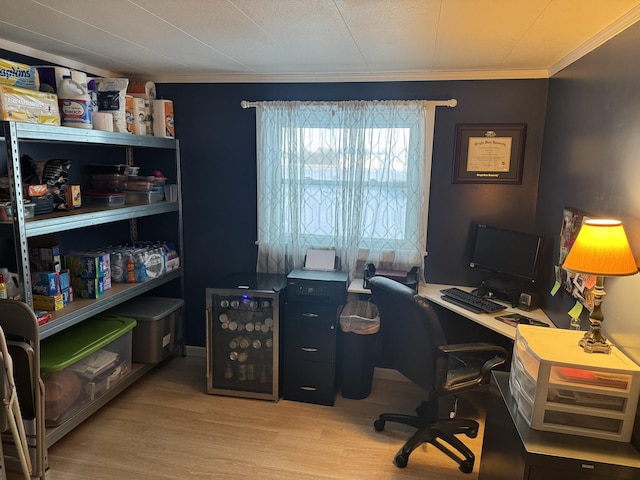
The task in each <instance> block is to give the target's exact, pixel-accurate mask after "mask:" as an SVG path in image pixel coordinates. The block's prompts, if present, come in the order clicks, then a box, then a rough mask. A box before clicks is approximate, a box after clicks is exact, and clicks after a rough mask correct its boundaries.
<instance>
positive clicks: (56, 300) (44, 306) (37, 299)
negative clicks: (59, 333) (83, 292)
mask: <svg viewBox="0 0 640 480" xmlns="http://www.w3.org/2000/svg"><path fill="white" fill-rule="evenodd" d="M32 298H33V308H34V309H36V310H46V311H48V312H55V311H56V310H62V308H64V301H63V300H62V294H61V293H59V294H57V295H33V296H32Z"/></svg>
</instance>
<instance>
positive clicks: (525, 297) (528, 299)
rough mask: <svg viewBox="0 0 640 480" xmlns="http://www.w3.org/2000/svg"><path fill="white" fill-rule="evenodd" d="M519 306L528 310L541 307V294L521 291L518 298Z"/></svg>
mask: <svg viewBox="0 0 640 480" xmlns="http://www.w3.org/2000/svg"><path fill="white" fill-rule="evenodd" d="M518 308H519V309H521V310H526V311H530V310H535V309H536V308H540V295H538V294H537V293H526V292H523V293H521V294H520V299H519V300H518Z"/></svg>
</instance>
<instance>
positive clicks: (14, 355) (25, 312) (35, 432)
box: [0, 300, 47, 480]
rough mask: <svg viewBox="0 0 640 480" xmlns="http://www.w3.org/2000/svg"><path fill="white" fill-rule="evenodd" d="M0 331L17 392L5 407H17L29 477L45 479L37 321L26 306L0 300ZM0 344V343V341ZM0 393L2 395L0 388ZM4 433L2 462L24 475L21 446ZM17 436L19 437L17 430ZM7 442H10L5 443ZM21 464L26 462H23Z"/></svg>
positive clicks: (44, 446) (44, 447) (45, 459)
mask: <svg viewBox="0 0 640 480" xmlns="http://www.w3.org/2000/svg"><path fill="white" fill-rule="evenodd" d="M0 328H1V329H2V330H3V332H4V336H5V337H6V344H7V351H8V352H9V353H8V355H4V353H3V358H11V367H12V370H13V376H12V378H13V384H14V388H15V390H17V401H16V402H15V403H10V404H8V407H11V408H12V409H13V408H14V407H13V406H12V405H17V404H18V403H19V407H20V408H21V412H20V413H21V415H22V420H23V421H24V423H23V422H16V428H17V429H19V427H18V423H19V424H20V425H22V426H23V432H24V431H26V436H25V437H24V438H26V441H27V447H28V450H29V451H28V452H27V453H26V457H28V458H29V460H30V463H31V467H32V468H31V470H32V471H31V477H30V478H38V479H41V480H45V478H46V469H47V447H46V437H45V423H44V383H43V382H42V379H41V378H40V336H39V327H38V320H37V318H36V316H35V314H34V312H33V310H32V309H31V308H30V307H29V306H28V305H27V304H25V303H23V302H21V301H18V300H2V301H0ZM0 343H2V342H1V341H0ZM0 350H1V349H0ZM9 355H10V357H9ZM0 387H1V385H0ZM0 393H2V391H1V389H0ZM3 398H8V397H3ZM6 411H8V410H6V409H5V408H3V409H0V412H3V413H4V412H6ZM7 416H8V415H7ZM7 422H9V419H7ZM7 425H8V426H9V429H8V430H11V426H10V425H9V423H7ZM1 427H2V425H1V421H0V431H5V430H7V429H6V428H5V429H2V428H1ZM8 430H7V433H5V434H4V435H3V437H4V440H5V444H4V454H5V455H4V457H5V460H6V461H5V463H6V464H7V466H8V467H9V469H10V470H12V471H13V470H17V469H18V468H21V469H22V470H23V472H24V467H22V460H21V459H20V451H21V450H22V451H23V452H24V450H23V449H22V447H23V446H24V443H23V442H22V440H21V439H20V438H18V437H16V436H15V435H13V433H11V434H9V433H8ZM18 436H20V431H19V430H18ZM16 438H17V440H16ZM9 440H12V441H11V442H9ZM13 443H15V445H13ZM25 461H27V460H26V459H25ZM27 466H28V463H27ZM0 478H1V477H0Z"/></svg>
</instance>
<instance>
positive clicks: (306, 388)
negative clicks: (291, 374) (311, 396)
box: [300, 387, 317, 392]
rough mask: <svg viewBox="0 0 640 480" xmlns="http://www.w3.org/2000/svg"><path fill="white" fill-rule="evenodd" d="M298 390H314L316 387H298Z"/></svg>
mask: <svg viewBox="0 0 640 480" xmlns="http://www.w3.org/2000/svg"><path fill="white" fill-rule="evenodd" d="M300 390H305V391H307V392H315V391H316V390H317V388H316V387H300Z"/></svg>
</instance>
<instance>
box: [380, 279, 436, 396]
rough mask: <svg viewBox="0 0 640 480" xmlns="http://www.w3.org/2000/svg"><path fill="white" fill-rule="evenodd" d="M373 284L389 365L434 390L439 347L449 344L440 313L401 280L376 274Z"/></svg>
mask: <svg viewBox="0 0 640 480" xmlns="http://www.w3.org/2000/svg"><path fill="white" fill-rule="evenodd" d="M369 285H370V288H371V292H372V294H373V301H374V302H375V304H376V306H377V307H378V312H379V313H380V336H381V349H382V352H383V354H384V356H385V359H386V360H387V361H388V362H390V363H391V365H389V367H391V368H394V369H396V370H398V371H399V372H400V373H402V374H403V375H404V376H405V377H407V378H408V379H409V380H411V381H412V382H414V383H415V384H417V385H419V386H421V387H422V388H424V389H425V390H427V391H429V392H431V391H434V388H435V387H434V374H435V358H436V348H437V347H438V346H440V345H446V338H445V336H444V333H443V331H442V327H441V326H440V322H439V320H438V316H437V314H436V313H435V311H434V310H433V308H432V307H431V306H430V305H429V302H428V301H427V300H426V299H424V298H422V297H419V296H418V295H416V293H415V292H414V290H412V289H411V288H409V287H407V286H406V285H403V284H401V283H400V282H396V281H395V280H391V279H388V278H385V277H379V276H376V277H373V278H371V279H370V281H369Z"/></svg>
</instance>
